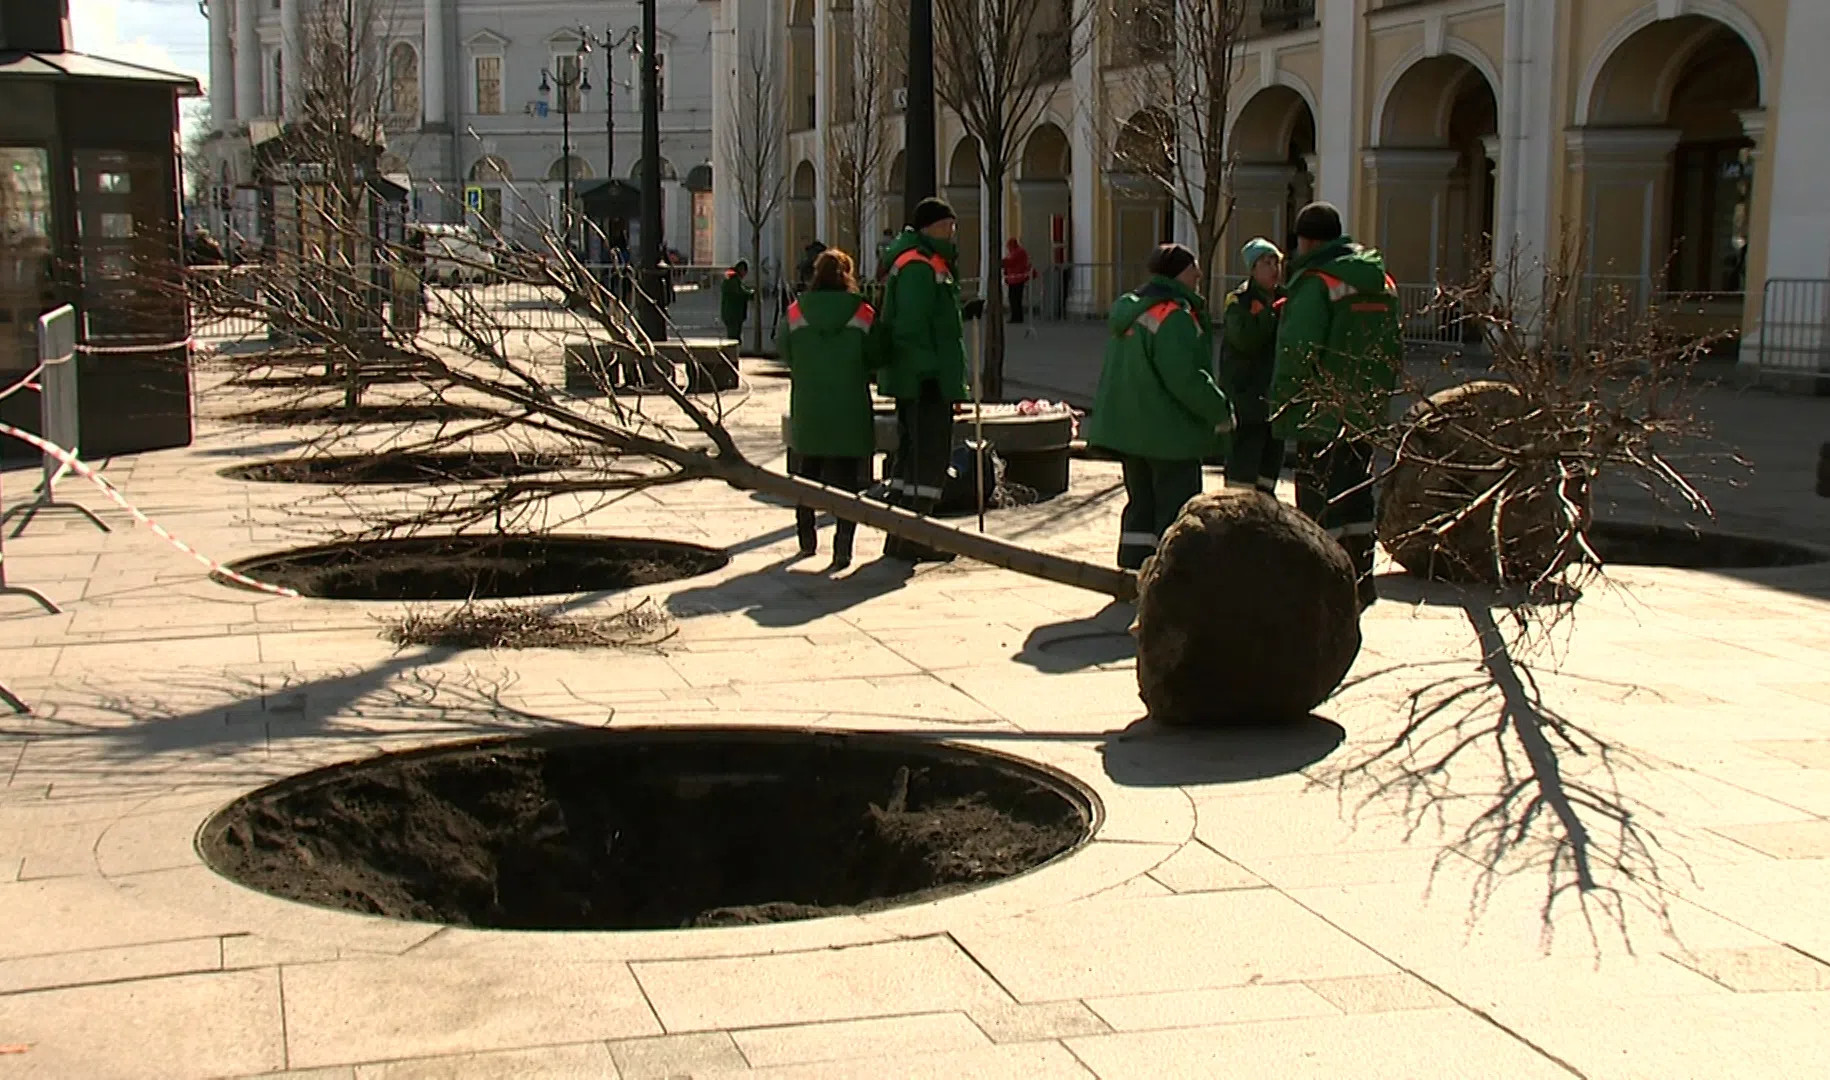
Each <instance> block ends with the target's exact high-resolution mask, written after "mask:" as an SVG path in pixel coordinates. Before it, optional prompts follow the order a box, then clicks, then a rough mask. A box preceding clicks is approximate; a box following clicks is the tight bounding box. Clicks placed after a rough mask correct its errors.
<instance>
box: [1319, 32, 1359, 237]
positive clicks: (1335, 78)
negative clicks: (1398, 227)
mask: <svg viewBox="0 0 1830 1080" xmlns="http://www.w3.org/2000/svg"><path fill="white" fill-rule="evenodd" d="M1357 7H1358V4H1357V2H1356V0H1320V3H1318V4H1317V5H1316V14H1317V16H1318V17H1319V19H1320V21H1321V24H1322V90H1321V94H1322V100H1321V110H1322V114H1321V115H1320V116H1318V117H1316V118H1315V141H1316V151H1317V157H1318V158H1319V159H1320V161H1319V163H1318V164H1319V166H1320V168H1319V171H1317V173H1316V183H1315V195H1316V198H1317V199H1320V200H1322V201H1324V202H1331V203H1333V204H1334V205H1335V206H1336V207H1337V208H1339V209H1340V211H1341V219H1342V221H1343V222H1344V223H1345V224H1346V225H1347V227H1348V230H1349V231H1350V232H1351V231H1352V229H1353V222H1354V216H1353V181H1354V172H1355V169H1354V157H1355V151H1356V150H1357V149H1358V148H1359V145H1360V131H1359V127H1360V125H1359V111H1358V109H1357V105H1358V94H1357V92H1356V91H1357V89H1358V87H1359V82H1360V18H1359V12H1358V11H1357V10H1356V8H1357Z"/></svg>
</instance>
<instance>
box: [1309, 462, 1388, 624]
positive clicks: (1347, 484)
mask: <svg viewBox="0 0 1830 1080" xmlns="http://www.w3.org/2000/svg"><path fill="white" fill-rule="evenodd" d="M1372 471H1373V452H1372V447H1370V446H1368V445H1366V444H1365V443H1359V442H1347V441H1336V442H1331V443H1321V442H1301V443H1297V444H1296V508H1297V509H1298V510H1301V511H1302V512H1303V513H1304V514H1305V515H1306V516H1307V517H1308V518H1309V519H1310V520H1312V521H1314V522H1315V523H1316V524H1317V525H1320V526H1321V527H1322V529H1323V531H1325V532H1326V533H1327V534H1328V535H1329V536H1332V537H1334V538H1335V540H1337V541H1339V542H1340V545H1341V547H1343V548H1345V549H1346V551H1347V555H1348V557H1349V558H1351V559H1352V560H1353V568H1354V573H1355V574H1356V575H1357V576H1358V577H1359V580H1360V600H1361V603H1362V604H1365V603H1369V602H1370V601H1371V598H1372V597H1373V595H1374V593H1373V576H1372V573H1373V548H1374V546H1375V545H1376V544H1377V542H1378V538H1377V536H1376V522H1377V520H1378V507H1377V505H1376V504H1375V502H1374V498H1373V478H1372Z"/></svg>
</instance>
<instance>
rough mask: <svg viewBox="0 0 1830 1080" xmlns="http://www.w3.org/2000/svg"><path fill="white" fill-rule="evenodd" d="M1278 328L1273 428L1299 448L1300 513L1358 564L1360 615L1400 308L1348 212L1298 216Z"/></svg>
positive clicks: (1314, 208)
mask: <svg viewBox="0 0 1830 1080" xmlns="http://www.w3.org/2000/svg"><path fill="white" fill-rule="evenodd" d="M1287 289H1288V290H1289V296H1288V298H1287V299H1286V300H1285V301H1284V308H1283V319H1282V323H1281V324H1280V325H1279V327H1278V330H1277V370H1276V374H1275V375H1274V376H1273V379H1272V384H1271V400H1270V405H1271V429H1272V433H1273V434H1274V435H1276V437H1277V438H1280V439H1294V440H1296V452H1297V466H1296V506H1297V509H1299V510H1301V511H1302V512H1303V513H1304V514H1306V515H1308V516H1309V517H1310V518H1312V519H1314V521H1315V522H1316V524H1318V525H1320V526H1321V527H1322V528H1323V529H1325V530H1327V532H1328V535H1330V536H1332V537H1334V538H1335V539H1336V540H1338V541H1340V544H1341V546H1342V547H1343V548H1345V549H1346V550H1347V554H1348V556H1350V557H1351V558H1352V559H1353V564H1354V570H1355V571H1356V573H1357V574H1358V576H1359V582H1360V606H1361V608H1362V609H1364V608H1366V607H1369V606H1371V605H1372V603H1373V602H1374V601H1376V600H1377V599H1378V590H1377V589H1376V588H1375V586H1374V584H1373V549H1374V548H1375V547H1376V546H1377V540H1376V537H1375V535H1374V533H1375V522H1376V521H1377V520H1378V507H1377V505H1376V503H1375V499H1374V494H1373V448H1372V446H1371V445H1370V444H1368V443H1367V442H1366V441H1365V440H1364V439H1363V438H1362V437H1361V436H1362V434H1363V433H1364V432H1366V431H1367V430H1369V429H1370V428H1371V427H1372V426H1374V425H1376V424H1382V423H1384V421H1385V417H1386V412H1387V410H1388V409H1389V408H1390V406H1391V397H1392V391H1393V390H1394V389H1395V388H1396V387H1397V384H1398V375H1399V371H1400V368H1401V367H1402V365H1403V363H1404V342H1403V336H1402V326H1401V312H1402V310H1403V309H1402V306H1401V305H1400V303H1399V297H1398V286H1397V285H1396V284H1395V283H1394V282H1393V281H1392V279H1391V276H1390V275H1388V274H1387V273H1386V272H1385V259H1384V258H1383V257H1382V256H1380V254H1379V253H1378V252H1377V251H1374V250H1373V249H1371V248H1365V247H1361V246H1360V245H1359V244H1356V243H1354V242H1353V240H1352V239H1351V238H1349V237H1348V236H1347V235H1346V234H1345V233H1344V232H1343V230H1342V228H1341V212H1340V211H1339V210H1337V209H1335V208H1334V207H1333V206H1331V205H1330V204H1328V203H1325V202H1318V203H1311V204H1309V205H1308V206H1305V207H1303V209H1302V212H1301V213H1299V214H1298V215H1297V216H1296V258H1295V259H1294V260H1293V261H1292V262H1291V264H1290V273H1289V284H1288V286H1287Z"/></svg>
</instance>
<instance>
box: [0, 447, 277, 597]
mask: <svg viewBox="0 0 1830 1080" xmlns="http://www.w3.org/2000/svg"><path fill="white" fill-rule="evenodd" d="M0 435H11V436H12V437H13V438H15V439H18V440H19V441H20V442H23V443H26V444H28V445H31V446H34V447H36V448H38V449H39V450H40V451H42V452H44V453H46V454H49V455H51V456H52V457H54V458H56V459H57V460H58V461H61V462H63V464H64V467H65V468H68V469H69V470H70V471H71V472H73V473H75V474H76V475H78V476H80V477H82V478H83V479H84V480H87V481H89V482H90V483H91V484H94V485H95V486H96V487H98V488H100V489H101V490H102V494H104V495H106V496H108V497H109V498H110V499H112V500H113V501H114V504H115V505H116V506H119V507H120V508H121V509H123V510H125V511H127V512H128V513H129V514H132V515H133V519H134V520H135V521H137V522H139V523H140V524H142V525H144V526H146V527H147V528H148V529H151V530H152V532H153V535H154V536H157V537H159V538H160V539H161V540H164V541H165V542H166V543H168V544H170V545H171V546H173V547H175V548H177V549H178V550H179V551H182V552H184V553H185V554H186V555H189V556H190V557H191V558H193V559H195V560H197V561H198V562H199V563H201V564H202V565H203V566H204V567H206V568H207V569H208V570H209V571H210V573H212V574H220V575H222V576H223V577H225V578H228V579H229V580H230V581H233V582H235V583H236V584H237V585H246V586H247V587H248V588H250V589H256V590H259V591H260V592H264V593H271V594H272V595H274V596H287V597H296V596H298V595H299V594H298V591H297V590H296V589H288V588H285V587H284V586H280V585H269V584H267V583H266V582H264V581H256V580H254V579H253V578H251V577H248V576H247V575H246V574H239V573H236V572H235V571H234V570H231V569H229V568H228V567H226V566H224V565H223V564H222V563H219V562H217V561H216V560H215V559H212V558H210V557H208V556H206V555H203V554H201V553H200V552H198V551H197V550H196V549H195V548H193V547H191V546H190V545H189V544H187V543H185V542H184V541H182V540H180V539H178V538H177V537H175V536H173V535H172V534H171V533H169V532H166V531H165V526H163V525H161V524H159V523H158V522H156V521H154V520H153V519H152V518H150V517H147V516H146V514H145V513H144V512H143V511H142V510H141V509H140V508H139V507H137V506H135V505H134V504H132V503H130V502H128V501H127V498H126V497H125V496H124V495H122V494H121V493H120V492H119V491H117V490H115V486H114V485H113V484H111V483H109V482H108V480H107V478H106V477H104V476H103V475H102V474H101V473H98V472H96V471H95V470H94V469H92V468H90V467H89V466H87V465H85V464H83V462H82V460H81V459H80V458H78V457H77V456H76V455H75V454H73V453H71V452H70V451H68V450H65V449H64V448H63V447H61V446H58V445H56V444H55V443H51V442H47V441H45V440H44V439H41V438H39V437H38V436H36V435H34V434H32V433H31V432H29V431H22V430H20V429H19V428H16V427H14V426H13V425H11V424H0Z"/></svg>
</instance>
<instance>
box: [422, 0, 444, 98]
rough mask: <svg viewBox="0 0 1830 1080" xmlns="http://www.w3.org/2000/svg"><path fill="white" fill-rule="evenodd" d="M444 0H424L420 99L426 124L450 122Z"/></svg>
mask: <svg viewBox="0 0 1830 1080" xmlns="http://www.w3.org/2000/svg"><path fill="white" fill-rule="evenodd" d="M447 36H448V35H447V34H446V33H445V0H426V39H425V41H423V42H422V43H421V44H420V48H419V103H420V106H421V112H422V113H423V114H424V117H425V125H426V127H428V128H432V129H439V128H443V127H445V126H446V125H447V124H448V123H449V122H450V119H451V118H450V116H449V115H448V114H447V113H446V112H445V39H446V37H447Z"/></svg>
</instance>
